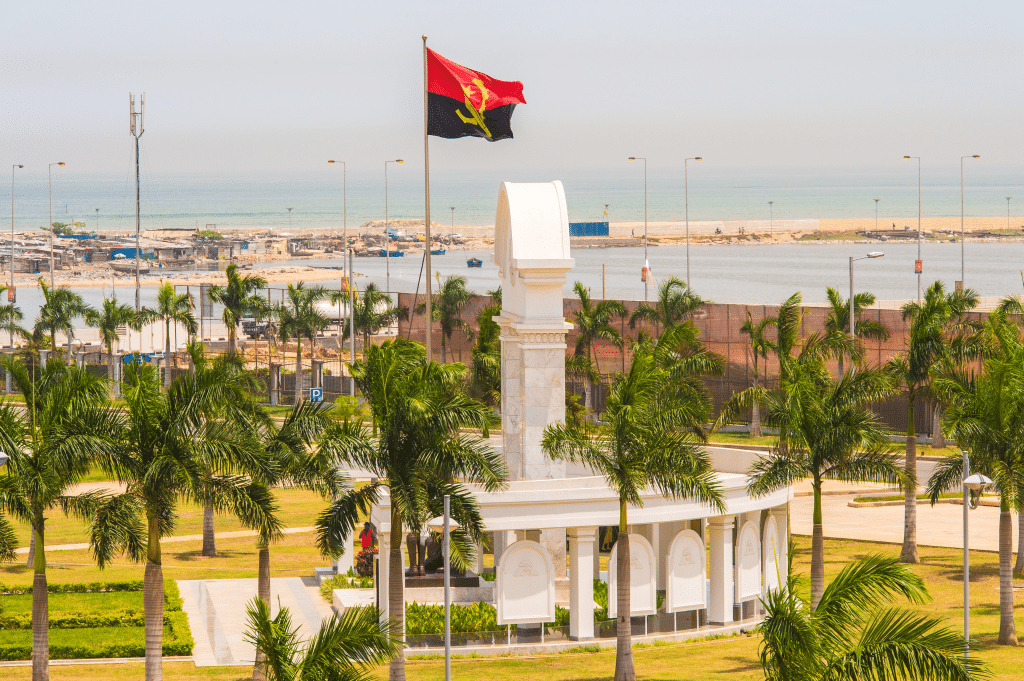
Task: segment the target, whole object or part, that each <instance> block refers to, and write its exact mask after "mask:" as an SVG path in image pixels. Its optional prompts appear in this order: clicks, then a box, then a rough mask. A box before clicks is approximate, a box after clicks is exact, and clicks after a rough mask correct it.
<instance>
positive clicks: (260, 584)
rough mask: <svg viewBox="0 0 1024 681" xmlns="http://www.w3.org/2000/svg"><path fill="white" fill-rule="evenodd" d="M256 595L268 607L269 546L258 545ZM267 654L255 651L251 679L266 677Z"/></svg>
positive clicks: (258, 680) (258, 679) (263, 678)
mask: <svg viewBox="0 0 1024 681" xmlns="http://www.w3.org/2000/svg"><path fill="white" fill-rule="evenodd" d="M256 596H257V597H258V598H259V599H260V600H261V601H263V602H264V603H266V604H267V607H270V547H269V546H266V545H261V546H260V553H259V574H258V577H257V579H256ZM266 659H267V656H266V655H265V654H264V653H263V651H261V650H257V651H256V664H255V665H254V666H253V668H252V681H265V679H266V678H267V672H266V666H267V665H266V663H265V662H264V661H265V660H266Z"/></svg>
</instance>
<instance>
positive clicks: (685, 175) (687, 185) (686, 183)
mask: <svg viewBox="0 0 1024 681" xmlns="http://www.w3.org/2000/svg"><path fill="white" fill-rule="evenodd" d="M703 160H704V159H703V158H701V157H700V156H694V157H693V158H684V159H683V185H684V187H685V189H686V285H687V286H689V285H690V175H689V173H688V171H687V168H686V162H687V161H703Z"/></svg>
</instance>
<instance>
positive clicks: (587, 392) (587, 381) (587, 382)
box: [583, 376, 593, 420]
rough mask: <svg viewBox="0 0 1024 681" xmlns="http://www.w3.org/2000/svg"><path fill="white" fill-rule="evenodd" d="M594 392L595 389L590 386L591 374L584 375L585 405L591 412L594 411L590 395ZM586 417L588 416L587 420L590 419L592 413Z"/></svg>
mask: <svg viewBox="0 0 1024 681" xmlns="http://www.w3.org/2000/svg"><path fill="white" fill-rule="evenodd" d="M592 392H593V390H591V388H590V377H589V376H584V377H583V406H584V407H586V408H587V409H588V410H590V412H591V413H593V409H592V407H591V405H590V395H591V393H592ZM586 418H587V420H590V414H587V415H586Z"/></svg>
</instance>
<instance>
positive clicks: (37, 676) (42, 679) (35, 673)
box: [32, 514, 50, 681]
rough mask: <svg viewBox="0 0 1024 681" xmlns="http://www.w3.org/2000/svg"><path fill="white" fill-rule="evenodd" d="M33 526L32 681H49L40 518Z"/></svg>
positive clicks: (46, 597)
mask: <svg viewBox="0 0 1024 681" xmlns="http://www.w3.org/2000/svg"><path fill="white" fill-rule="evenodd" d="M41 515H42V514H39V516H41ZM37 517H38V516H37ZM33 525H34V528H33V531H32V539H33V540H35V541H36V542H38V544H39V546H40V550H39V551H36V552H35V556H34V559H35V561H34V564H33V567H34V573H35V574H33V575H32V681H49V678H50V596H49V593H48V591H47V584H46V551H44V550H42V547H43V546H44V544H43V532H44V529H43V520H42V518H41V517H38V521H37V522H34V523H33ZM36 535H38V538H37V536H36Z"/></svg>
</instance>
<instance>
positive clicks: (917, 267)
mask: <svg viewBox="0 0 1024 681" xmlns="http://www.w3.org/2000/svg"><path fill="white" fill-rule="evenodd" d="M912 158H916V159H917V262H916V263H914V269H915V270H916V271H917V302H919V303H920V302H921V272H922V270H924V263H922V262H921V157H920V156H904V157H903V160H904V161H909V160H910V159H912Z"/></svg>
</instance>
